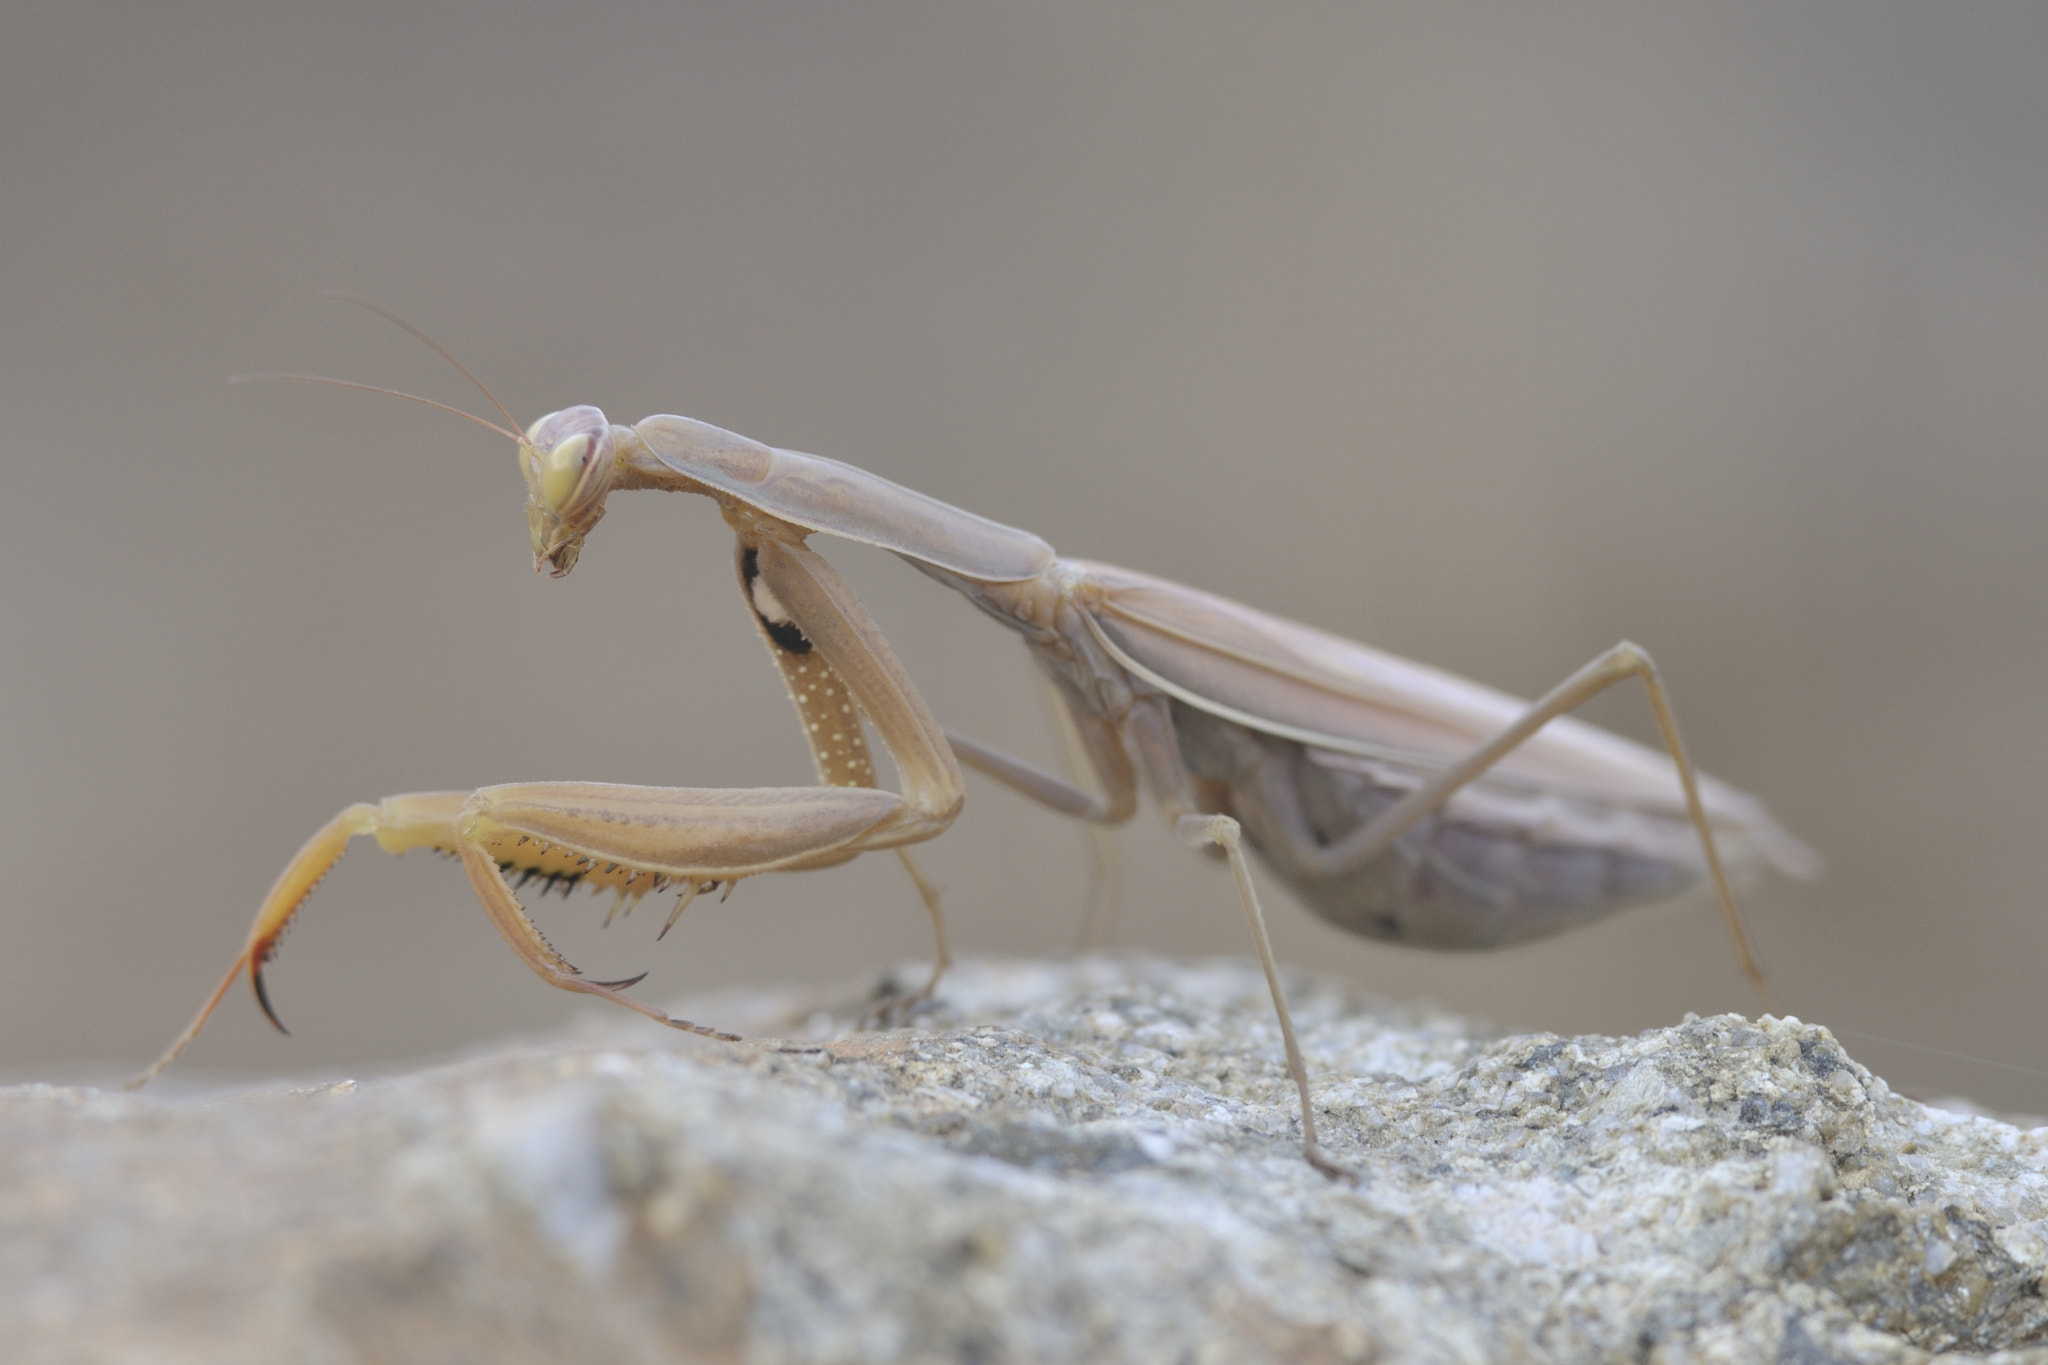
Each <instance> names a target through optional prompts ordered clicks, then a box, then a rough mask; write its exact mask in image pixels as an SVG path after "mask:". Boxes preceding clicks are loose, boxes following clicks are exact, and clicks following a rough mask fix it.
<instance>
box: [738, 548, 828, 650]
mask: <svg viewBox="0 0 2048 1365" xmlns="http://www.w3.org/2000/svg"><path fill="white" fill-rule="evenodd" d="M760 561H761V552H760V551H758V550H756V549H754V548H753V547H752V546H751V545H750V546H748V547H747V549H746V550H745V551H744V552H743V553H742V554H741V555H740V581H741V584H742V586H743V587H744V588H745V589H746V594H747V605H748V606H749V607H751V608H752V609H753V612H754V619H755V620H757V621H759V622H760V623H761V629H762V630H764V631H766V632H768V638H769V639H770V640H771V641H773V642H774V644H775V647H776V648H777V649H780V650H782V651H783V652H784V653H787V654H808V653H810V652H811V642H810V639H809V637H807V636H806V635H805V634H804V632H803V628H802V627H801V626H799V625H797V623H796V622H795V621H793V620H791V619H790V615H789V608H787V607H785V606H783V605H782V599H781V598H779V597H777V596H776V595H775V589H773V588H771V587H769V586H768V585H767V584H766V583H764V582H762V581H761V562H760Z"/></svg>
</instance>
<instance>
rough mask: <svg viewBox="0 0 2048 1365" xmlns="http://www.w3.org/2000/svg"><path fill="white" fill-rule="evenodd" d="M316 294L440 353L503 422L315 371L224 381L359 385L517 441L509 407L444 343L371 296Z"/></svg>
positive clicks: (243, 376) (238, 376)
mask: <svg viewBox="0 0 2048 1365" xmlns="http://www.w3.org/2000/svg"><path fill="white" fill-rule="evenodd" d="M320 297H321V298H324V299H339V300H340V301H341V302H343V303H352V304H354V305H355V306H356V307H358V308H363V309H367V310H368V311H370V312H372V313H375V314H376V315H377V316H378V317H380V318H382V319H384V320H385V321H386V322H388V323H390V324H391V325H392V326H394V327H397V328H399V329H401V330H402V331H404V332H406V333H407V334H409V335H410V336H412V337H413V338H414V339H416V340H417V341H419V342H420V343H421V344H422V345H424V346H425V347H426V348H427V349H428V350H430V351H432V352H433V353H434V354H435V355H437V356H439V357H441V359H443V360H445V361H447V362H448V363H449V364H450V365H453V366H454V367H455V369H456V372H457V373H459V374H460V375H461V376H462V377H463V378H464V379H467V380H468V381H469V382H470V383H472V384H474V385H476V387H477V390H478V391H479V392H481V393H482V394H483V396H484V397H486V398H488V399H490V400H491V406H492V407H494V408H496V409H497V410H498V415H499V416H501V417H503V418H504V419H505V425H504V426H502V427H501V426H499V425H498V424H497V423H496V422H492V421H488V420H486V419H485V418H482V417H479V416H477V415H476V414H475V413H473V412H465V411H463V410H462V409H461V408H458V407H455V406H453V405H451V404H448V403H439V402H436V401H435V400H433V399H431V398H422V397H420V396H419V395H418V394H416V393H405V392H402V391H400V390H398V389H386V388H381V387H379V386H378V385H376V384H358V383H357V382H355V381H354V380H352V379H329V378H328V377H327V376H325V375H318V374H282V373H262V374H235V375H229V376H228V383H230V384H250V383H255V382H257V381H260V380H287V381H290V382H292V383H297V384H332V385H334V386H335V387H336V388H342V389H360V390H361V391H362V392H364V393H381V394H383V395H384V396H385V397H387V398H404V399H407V400H409V401H411V402H414V403H424V404H426V405H427V406H428V407H430V408H439V409H440V410H441V411H443V412H452V413H454V414H455V415H456V416H457V417H467V418H468V419H469V420H470V421H472V422H475V423H476V424H477V425H478V426H480V427H486V428H488V429H489V430H491V431H495V432H497V433H498V434H499V435H500V436H503V437H506V438H507V439H509V440H511V441H513V442H514V443H518V442H519V440H520V435H519V419H518V418H516V417H514V416H513V415H512V411H511V409H510V408H507V407H506V406H505V405H504V404H503V403H501V402H499V401H498V395H496V394H495V393H492V392H491V389H490V386H489V385H488V384H486V383H484V381H483V380H481V379H478V378H477V377H476V376H475V375H474V374H472V373H471V372H470V368H469V366H467V365H465V364H463V363H462V362H461V361H459V360H457V359H456V358H455V357H454V356H453V355H451V354H449V352H448V348H447V347H445V346H443V345H442V344H441V343H440V342H438V341H436V340H434V339H433V338H432V337H430V336H428V335H427V334H426V332H425V331H424V330H423V329H421V328H419V327H416V326H414V325H413V324H412V323H411V322H409V321H407V320H406V319H405V318H404V317H402V316H400V315H399V314H398V313H396V312H394V311H393V310H391V309H389V308H386V307H385V306H384V305H383V304H381V303H378V302H377V301H376V300H375V299H366V298H364V297H363V296H362V295H361V294H356V293H351V292H350V291H349V290H346V289H323V290H321V291H320Z"/></svg>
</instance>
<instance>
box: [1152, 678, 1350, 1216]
mask: <svg viewBox="0 0 2048 1365" xmlns="http://www.w3.org/2000/svg"><path fill="white" fill-rule="evenodd" d="M1124 730H1125V733H1126V734H1127V735H1128V736H1129V739H1130V742H1131V749H1132V751H1133V753H1134V755H1135V757H1136V758H1137V761H1138V766H1139V768H1140V770H1141V771H1142V772H1143V773H1144V774H1145V783H1146V785H1147V786H1148V787H1149V788H1150V789H1151V791H1152V796H1153V799H1154V800H1156V801H1157V802H1158V803H1159V805H1160V808H1161V809H1162V810H1163V811H1164V812H1165V813H1166V817H1167V818H1168V819H1169V820H1171V821H1172V822H1173V828H1174V832H1175V833H1176V834H1178V835H1179V836H1180V837H1181V839H1182V840H1183V841H1185V842H1186V843H1187V844H1188V845H1189V846H1190V847H1194V848H1203V847H1216V848H1220V849H1222V850H1223V855H1224V857H1225V858H1226V859H1228V860H1229V863H1230V874H1231V876H1232V877H1234V878H1235V879H1236V881H1237V894H1238V899H1239V901H1240V902H1242V904H1243V906H1244V917H1245V922H1246V924H1247V925H1249V926H1250V928H1251V932H1252V945H1253V947H1255V948H1256V949H1257V950H1258V954H1259V966H1260V968H1261V969H1263V970H1264V972H1265V974H1266V989H1267V990H1268V991H1270V992H1271V993H1272V996H1273V1012H1274V1014H1276V1015H1277V1016H1279V1020H1280V1042H1281V1045H1282V1047H1283V1049H1284V1050H1285V1052H1286V1054H1287V1074H1288V1076H1290V1077H1291V1078H1292V1079H1293V1081H1294V1089H1295V1093H1296V1094H1297V1095H1298V1096H1299V1097H1300V1099H1301V1154H1302V1155H1303V1156H1304V1157H1306V1158H1307V1159H1308V1163H1309V1165H1311V1166H1313V1167H1315V1168H1316V1169H1317V1170H1319V1171H1321V1172H1322V1173H1323V1174H1324V1175H1327V1176H1329V1177H1330V1178H1332V1179H1334V1180H1349V1181H1352V1182H1354V1183H1355V1182H1357V1181H1359V1180H1361V1179H1362V1178H1363V1177H1362V1175H1361V1174H1360V1173H1359V1172H1358V1171H1356V1170H1354V1169H1353V1168H1351V1167H1350V1166H1347V1165H1345V1164H1344V1163H1343V1162H1341V1161H1338V1160H1336V1159H1335V1158H1334V1157H1331V1156H1328V1155H1327V1154H1325V1153H1324V1151H1323V1149H1322V1146H1321V1144H1320V1143H1318V1142H1317V1140H1316V1116H1315V1106H1314V1105H1313V1104H1312V1103H1311V1102H1310V1100H1309V1093H1308V1063H1307V1062H1306V1061H1305V1060H1303V1058H1302V1055H1301V1044H1300V1043H1299V1042H1297V1041H1296V1039H1295V1036H1294V1017H1293V1015H1292V1014H1291V1013H1290V1012H1289V1011H1288V1008H1287V993H1286V991H1285V990H1283V989H1282V988H1281V985H1280V967H1279V964H1278V963H1276V962H1275V961H1274V960H1273V944H1272V940H1271V939H1270V938H1269V937H1268V936H1267V934H1266V914H1265V911H1264V910H1262V909H1261V908H1260V906H1259V893H1258V888H1257V887H1256V886H1254V885H1253V883H1252V869H1251V863H1250V861H1249V860H1248V859H1247V858H1246V857H1245V853H1244V840H1243V838H1242V832H1241V831H1240V829H1239V827H1238V823H1237V821H1236V820H1234V819H1232V818H1231V817H1230V816H1228V815H1205V814H1202V813H1200V812H1198V811H1196V810H1194V809H1193V801H1192V799H1191V798H1190V796H1189V794H1188V779H1187V772H1186V770H1185V769H1184V768H1182V767H1181V762H1180V752H1179V748H1178V746H1177V745H1176V743H1175V741H1174V735H1173V717H1172V715H1171V714H1170V713H1169V712H1168V711H1167V709H1166V704H1165V701H1164V699H1163V698H1160V697H1157V696H1154V697H1150V698H1146V699H1143V700H1141V701H1140V702H1139V703H1138V704H1137V705H1135V706H1133V707H1132V708H1131V713H1130V716H1129V718H1128V719H1127V720H1126V722H1125V725H1124Z"/></svg>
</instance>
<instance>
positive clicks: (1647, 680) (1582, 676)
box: [1344, 640, 1777, 1010]
mask: <svg viewBox="0 0 2048 1365" xmlns="http://www.w3.org/2000/svg"><path fill="white" fill-rule="evenodd" d="M1629 678H1641V679H1642V681H1643V688H1644V690H1645V691H1647V692H1648V693H1649V697H1650V709H1651V710H1652V711H1653V712H1655V713H1656V717H1657V729H1658V731H1659V733H1660V734H1662V736H1663V738H1664V747H1665V748H1666V749H1667V750H1669V751H1670V753H1671V758H1672V761H1673V762H1674V763H1675V764H1677V766H1678V780H1679V784H1680V785H1681V786H1682V787H1683V788H1684V791H1685V808H1686V812H1687V814H1688V815H1690V816H1691V818H1692V823H1693V826H1694V827H1695V828H1696V829H1698V830H1699V835H1700V846H1701V847H1702V848H1703V849H1704V850H1705V852H1706V859H1707V872H1708V874H1709V875H1710V876H1711V877H1712V878H1713V882H1714V894H1715V895H1716V896H1717V897H1718V898H1719V899H1720V902H1721V914H1722V917H1723V918H1724V919H1726V920H1727V922H1728V934H1729V937H1730V938H1732V939H1733V940H1734V941H1735V955H1736V958H1737V959H1738V960H1739V961H1740V962H1741V964H1742V973H1743V975H1744V976H1746V977H1748V978H1749V984H1750V985H1751V986H1752V987H1753V988H1754V989H1755V990H1756V993H1757V995H1758V996H1760V997H1761V998H1762V1000H1763V1002H1764V1005H1765V1006H1766V1007H1767V1008H1769V1009H1773V1010H1775V1009H1776V1008H1777V1006H1776V1005H1775V1004H1774V1003H1773V1001H1772V999H1771V992H1770V988H1769V987H1768V986H1767V985H1766V984H1765V983H1764V974H1763V969H1762V968H1761V967H1759V966H1758V965H1757V960H1756V954H1755V953H1754V952H1753V951H1752V950H1751V948H1750V944H1749V934H1748V932H1747V931H1746V930H1745V929H1744V928H1743V925H1742V912H1741V911H1740V910H1738V909H1737V908H1736V906H1735V893H1734V892H1733V891H1732V890H1730V889H1729V886H1728V874H1727V873H1726V872H1725V871H1724V870H1723V869H1722V866H1721V851H1720V849H1719V848H1718V847H1717V846H1716V844H1715V842H1714V830H1713V826H1711V825H1710V824H1708V823H1707V812H1706V807H1705V806H1704V805H1702V804H1701V802H1700V791H1699V780H1698V777H1697V775H1696V774H1695V773H1694V771H1693V766H1692V760H1691V759H1690V758H1688V757H1686V752H1685V741H1684V740H1682V739H1681V738H1679V734H1678V721H1677V718H1676V717H1675V716H1673V714H1672V711H1671V701H1670V698H1669V696H1668V695H1667V694H1666V693H1665V690H1664V682H1663V679H1662V678H1661V677H1660V676H1659V675H1658V673H1657V666H1656V665H1655V664H1654V663H1652V662H1651V661H1650V656H1649V654H1647V653H1646V652H1644V650H1643V649H1641V648H1640V647H1639V646H1637V645H1633V644H1630V643H1629V642H1628V641H1626V640H1624V641H1622V642H1621V643H1620V644H1618V645H1616V646H1614V647H1613V648H1612V649H1610V650H1607V651H1606V652H1605V653H1603V654H1601V655H1600V657H1599V658H1597V659H1594V660H1593V661H1592V662H1591V663H1589V664H1587V665H1586V666H1585V667H1584V668H1581V669H1580V670H1579V671H1578V672H1576V673H1574V674H1572V675H1571V676H1570V677H1569V678H1566V679H1565V680H1564V681H1563V682H1561V683H1559V684H1558V685H1557V686H1556V687H1554V688H1552V689H1551V690H1550V691H1549V692H1547V693H1545V694H1544V695H1543V696H1542V697H1541V698H1539V699H1537V700H1536V701H1535V702H1533V703H1532V704H1531V705H1530V707H1529V709H1528V710H1527V711H1525V712H1523V713H1522V715H1521V717H1520V718H1519V719H1517V720H1516V721H1515V723H1514V724H1512V725H1510V726H1508V728H1507V729H1505V730H1503V731H1501V732H1500V733H1499V734H1498V735H1495V736H1494V737H1493V738H1492V739H1490V740H1488V741H1487V742H1486V743H1484V744H1482V745H1480V746H1479V747H1478V748H1477V749H1474V750H1473V751H1472V752H1471V753H1469V754H1467V755H1465V757H1463V758H1461V759H1459V760H1458V761H1457V762H1456V763H1453V764H1452V765H1451V766H1450V767H1449V768H1446V769H1445V770H1444V771H1443V772H1441V773H1438V774H1437V775H1436V776H1435V777H1433V778H1431V779H1430V780H1429V781H1428V782H1425V783H1423V784H1422V785H1421V786H1420V787H1417V788H1416V789H1415V790H1414V791H1412V792H1410V793H1408V795H1406V796H1404V797H1402V798H1401V799H1400V800H1399V801H1397V802H1395V803H1394V804H1393V805H1391V806H1389V807H1387V809H1385V810H1383V811H1381V812H1380V813H1379V815H1378V816H1376V817H1375V818H1374V819H1373V820H1372V821H1371V822H1370V823H1368V824H1367V825H1365V826H1364V827H1363V828H1362V829H1360V830H1358V831H1357V832H1356V833H1355V834H1353V835H1351V836H1350V837H1348V838H1347V839H1346V840H1345V844H1344V857H1345V859H1346V860H1347V861H1349V862H1352V863H1354V864H1363V863H1365V862H1368V861H1370V860H1371V859H1373V858H1375V857H1378V856H1379V855H1380V854H1382V853H1385V852H1386V851H1387V850H1388V849H1390V848H1392V847H1393V846H1394V843H1395V841H1396V840H1398V839H1399V838H1400V837H1401V836H1402V835H1403V834H1406V833H1407V832H1408V831H1409V830H1411V829H1413V828H1414V827H1415V825H1416V824H1417V823H1418V822H1420V821H1421V820H1423V819H1425V818H1426V817H1428V816H1429V815H1430V814H1432V813H1433V812H1435V811H1437V810H1439V809H1441V808H1442V806H1443V805H1444V803H1445V802H1447V801H1449V800H1450V799H1451V797H1452V796H1454V795H1456V794H1457V792H1458V789H1459V788H1461V787H1463V786H1465V785H1467V784H1468V783H1470V782H1472V781H1473V780H1474V779H1476V778H1478V777H1480V776H1482V775H1483V774H1484V773H1485V772H1486V771H1487V770H1488V769H1489V768H1491V767H1493V765H1494V764H1496V763H1498V762H1500V760H1501V759H1502V758H1504V757H1505V756H1506V755H1507V754H1508V753H1509V752H1510V751H1512V750H1513V749H1514V747H1515V746H1516V745H1518V744H1520V743H1521V742H1522V741H1523V740H1525V739H1527V738H1529V736H1531V735H1533V734H1535V733H1536V732H1537V731H1538V730H1540V729H1542V728H1543V726H1544V725H1545V724H1546V723H1547V722H1549V721H1550V720H1552V719H1554V718H1555V717H1557V716H1561V715H1563V714H1565V713H1566V712H1567V711H1571V710H1574V709H1576V708H1577V707H1578V706H1579V705H1581V704H1582V703H1584V702H1585V701H1586V700H1587V699H1588V698H1590V697H1593V696H1595V695H1596V694H1598V693H1600V692H1604V691H1606V690H1607V689H1608V688H1610V687H1612V686H1614V685H1615V684H1616V683H1618V682H1623V681H1625V680H1627V679H1629Z"/></svg>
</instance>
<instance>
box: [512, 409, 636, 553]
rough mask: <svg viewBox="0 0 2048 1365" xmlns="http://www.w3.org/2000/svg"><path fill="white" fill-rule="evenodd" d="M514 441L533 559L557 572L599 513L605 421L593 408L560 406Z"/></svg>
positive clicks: (607, 460) (608, 471)
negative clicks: (523, 484) (523, 477)
mask: <svg viewBox="0 0 2048 1365" xmlns="http://www.w3.org/2000/svg"><path fill="white" fill-rule="evenodd" d="M519 445H520V465H521V469H522V471H523V472H524V473H525V475H526V488H527V493H528V497H527V502H526V518H527V528H528V530H529V531H531V532H532V535H533V554H534V561H535V564H536V566H537V567H538V566H540V565H547V566H549V567H550V568H551V569H552V571H553V572H554V573H555V575H556V576H557V577H559V576H560V575H562V574H565V573H567V572H569V568H570V566H571V565H573V564H574V563H575V562H576V555H577V552H578V551H579V550H580V549H581V548H582V544H583V537H584V536H585V535H587V534H588V533H589V531H590V528H591V527H593V526H595V525H597V521H598V518H599V517H602V516H603V515H604V499H605V494H606V493H608V492H610V491H611V480H612V459H613V454H614V450H615V443H614V440H613V437H612V429H611V424H610V423H608V422H606V421H605V417H604V414H603V413H602V412H599V411H598V410H597V409H596V408H591V407H575V408H564V409H563V410H562V411H560V412H552V413H549V414H548V415H547V416H546V417H543V418H541V419H540V420H539V421H538V422H535V423H534V424H533V426H532V427H531V428H529V429H528V430H527V433H526V437H525V439H523V440H522V441H521V442H520V443H519Z"/></svg>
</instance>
